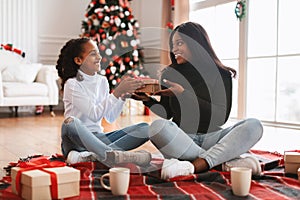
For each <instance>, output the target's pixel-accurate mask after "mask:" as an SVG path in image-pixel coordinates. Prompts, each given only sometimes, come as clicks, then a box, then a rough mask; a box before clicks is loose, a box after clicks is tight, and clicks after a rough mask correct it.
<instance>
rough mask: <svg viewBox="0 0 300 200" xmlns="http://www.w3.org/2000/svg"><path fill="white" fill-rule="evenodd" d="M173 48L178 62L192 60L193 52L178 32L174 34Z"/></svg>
mask: <svg viewBox="0 0 300 200" xmlns="http://www.w3.org/2000/svg"><path fill="white" fill-rule="evenodd" d="M172 45H173V49H172V52H173V54H174V55H175V59H176V62H177V64H183V63H186V62H187V61H188V60H189V61H190V60H191V58H192V53H191V51H190V49H189V48H188V46H187V44H186V42H184V41H183V39H182V38H181V36H180V35H179V34H178V32H176V33H175V34H174V35H173V39H172Z"/></svg>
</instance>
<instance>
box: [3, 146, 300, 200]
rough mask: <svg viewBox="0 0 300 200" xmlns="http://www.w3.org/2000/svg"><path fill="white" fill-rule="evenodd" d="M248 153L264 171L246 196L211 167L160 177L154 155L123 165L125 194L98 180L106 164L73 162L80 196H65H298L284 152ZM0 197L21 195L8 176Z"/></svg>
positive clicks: (224, 174)
mask: <svg viewBox="0 0 300 200" xmlns="http://www.w3.org/2000/svg"><path fill="white" fill-rule="evenodd" d="M251 153H252V154H253V155H255V156H256V157H257V158H258V159H259V160H260V162H261V164H262V165H261V166H262V169H263V175H262V176H253V177H252V183H251V189H250V194H249V195H248V196H247V197H237V196H234V195H233V193H232V190H231V185H230V173H229V172H221V171H216V170H210V171H209V172H206V173H199V174H193V175H190V176H180V177H175V178H172V179H170V180H162V179H160V171H159V170H155V169H160V168H161V165H162V162H163V160H162V159H153V161H152V163H151V166H148V169H140V168H139V167H137V166H135V165H131V164H127V165H123V166H125V167H128V168H130V169H131V172H132V173H131V175H130V186H129V190H128V194H127V195H125V196H113V195H112V194H111V192H110V191H108V190H105V189H104V188H102V186H101V185H100V181H99V180H100V177H101V176H102V175H103V174H104V173H107V172H108V168H107V167H106V166H104V165H102V164H101V163H98V162H89V163H77V164H75V165H72V166H73V167H74V168H77V169H79V170H80V171H81V180H80V196H78V197H73V198H67V199H68V200H85V199H172V200H173V199H180V200H182V199H201V200H202V199H204V200H205V199H264V200H265V199H272V200H277V199H280V200H282V199H300V182H299V181H298V179H297V175H292V174H285V173H284V170H283V169H284V162H283V155H281V154H278V153H271V152H266V151H258V150H252V151H251ZM149 167H150V169H149ZM145 171H148V172H146V173H145ZM142 172H144V173H142ZM0 199H20V198H19V197H18V196H16V195H14V194H12V192H11V186H10V182H9V177H5V179H4V180H2V185H1V188H0Z"/></svg>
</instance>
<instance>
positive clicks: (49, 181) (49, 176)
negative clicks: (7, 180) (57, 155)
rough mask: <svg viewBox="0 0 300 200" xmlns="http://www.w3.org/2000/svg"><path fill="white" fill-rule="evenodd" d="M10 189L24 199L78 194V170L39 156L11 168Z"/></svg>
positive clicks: (57, 197)
mask: <svg viewBox="0 0 300 200" xmlns="http://www.w3.org/2000/svg"><path fill="white" fill-rule="evenodd" d="M11 178H12V191H13V192H14V193H15V194H18V195H19V196H20V197H22V198H24V199H30V200H34V199H61V198H67V197H73V196H78V195H79V192H80V190H79V181H80V171H79V170H77V169H74V168H72V167H68V166H66V164H65V163H64V162H61V161H50V160H49V159H48V158H46V157H39V158H37V159H33V160H30V162H20V163H18V165H17V167H13V168H12V169H11Z"/></svg>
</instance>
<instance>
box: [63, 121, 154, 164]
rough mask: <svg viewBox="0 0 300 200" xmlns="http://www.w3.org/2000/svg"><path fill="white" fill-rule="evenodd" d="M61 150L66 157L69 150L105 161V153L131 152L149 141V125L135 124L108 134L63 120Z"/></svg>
mask: <svg viewBox="0 0 300 200" xmlns="http://www.w3.org/2000/svg"><path fill="white" fill-rule="evenodd" d="M61 139H62V142H61V149H62V153H63V155H64V156H66V157H67V155H68V153H69V152H70V151H71V150H75V151H79V152H80V151H90V152H94V153H95V154H97V156H98V159H99V160H100V161H101V160H102V161H103V160H105V159H106V151H111V150H123V151H126V150H131V149H134V148H137V147H139V146H140V145H142V144H144V143H145V142H146V141H148V140H149V125H148V124H147V123H139V124H135V125H132V126H129V127H126V128H123V129H121V130H116V131H112V132H109V133H94V132H91V131H90V130H89V129H87V127H86V126H84V125H83V124H82V122H81V121H80V120H79V119H77V118H75V117H69V118H67V119H65V121H64V123H63V125H62V130H61Z"/></svg>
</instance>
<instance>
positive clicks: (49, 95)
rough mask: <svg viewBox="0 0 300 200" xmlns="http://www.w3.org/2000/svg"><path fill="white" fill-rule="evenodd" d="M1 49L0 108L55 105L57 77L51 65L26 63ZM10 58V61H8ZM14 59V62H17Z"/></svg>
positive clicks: (16, 110)
mask: <svg viewBox="0 0 300 200" xmlns="http://www.w3.org/2000/svg"><path fill="white" fill-rule="evenodd" d="M12 53H13V52H7V51H4V50H0V106H7V107H15V114H16V115H17V112H18V106H35V105H48V106H50V111H51V113H52V114H53V112H52V106H54V105H58V99H59V91H58V85H57V80H58V75H57V71H56V69H55V66H54V65H42V64H40V63H28V62H25V61H24V58H22V59H20V58H19V57H20V56H19V57H16V55H10V54H12ZM8 57H9V58H8ZM16 60H17V61H16Z"/></svg>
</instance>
